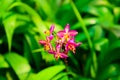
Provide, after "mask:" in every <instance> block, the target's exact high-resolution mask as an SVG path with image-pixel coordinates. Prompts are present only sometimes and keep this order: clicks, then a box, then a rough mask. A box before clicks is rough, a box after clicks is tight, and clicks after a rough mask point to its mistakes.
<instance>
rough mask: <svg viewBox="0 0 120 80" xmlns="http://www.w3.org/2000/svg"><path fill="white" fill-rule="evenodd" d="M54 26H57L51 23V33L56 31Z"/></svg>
mask: <svg viewBox="0 0 120 80" xmlns="http://www.w3.org/2000/svg"><path fill="white" fill-rule="evenodd" d="M54 28H55V26H54V25H51V27H50V34H52V32H53V31H54Z"/></svg>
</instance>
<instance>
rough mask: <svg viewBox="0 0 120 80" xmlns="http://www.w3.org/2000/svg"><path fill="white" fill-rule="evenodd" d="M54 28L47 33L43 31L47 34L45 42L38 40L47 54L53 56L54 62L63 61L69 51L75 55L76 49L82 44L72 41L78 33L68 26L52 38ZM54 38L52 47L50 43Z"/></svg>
mask: <svg viewBox="0 0 120 80" xmlns="http://www.w3.org/2000/svg"><path fill="white" fill-rule="evenodd" d="M54 28H55V27H54V25H52V26H51V27H50V29H49V30H48V31H45V34H48V35H47V37H46V40H40V41H39V43H40V44H42V45H44V49H45V50H46V51H47V52H48V53H50V54H53V55H54V57H55V59H56V60H57V59H58V58H62V59H65V58H67V57H68V52H69V51H72V52H73V53H75V51H76V47H78V46H79V45H80V44H82V43H81V42H79V43H76V42H75V41H74V37H75V36H76V35H77V34H78V32H77V31H75V30H70V26H69V24H67V25H66V27H65V29H64V30H61V31H59V32H58V33H57V35H54V36H53V31H54ZM54 37H56V40H55V39H54V40H53V41H54V42H53V44H54V46H52V45H51V41H52V39H53V38H54Z"/></svg>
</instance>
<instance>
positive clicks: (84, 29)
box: [70, 0, 97, 77]
mask: <svg viewBox="0 0 120 80" xmlns="http://www.w3.org/2000/svg"><path fill="white" fill-rule="evenodd" d="M70 3H71V6H72V8H73V10H74V13H75V15H76V17H77V19H78V21H79V22H80V23H81V27H82V29H83V31H84V33H85V36H86V37H87V40H88V44H89V47H90V50H91V53H92V54H91V55H92V61H93V68H94V71H92V73H91V76H92V77H95V75H92V74H95V72H96V70H97V57H96V53H95V51H94V48H93V44H92V41H91V39H90V35H89V33H88V30H87V28H86V25H85V23H84V21H83V19H82V16H81V14H80V13H79V11H78V9H77V8H76V6H75V4H74V3H73V1H72V0H71V1H70Z"/></svg>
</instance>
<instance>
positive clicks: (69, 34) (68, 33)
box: [57, 24, 78, 41]
mask: <svg viewBox="0 0 120 80" xmlns="http://www.w3.org/2000/svg"><path fill="white" fill-rule="evenodd" d="M77 34H78V32H77V31H75V30H70V25H69V24H67V25H66V27H65V29H64V30H61V31H59V32H58V33H57V36H58V37H60V38H63V37H64V39H65V40H67V41H68V40H69V39H70V38H72V37H74V36H75V35H77Z"/></svg>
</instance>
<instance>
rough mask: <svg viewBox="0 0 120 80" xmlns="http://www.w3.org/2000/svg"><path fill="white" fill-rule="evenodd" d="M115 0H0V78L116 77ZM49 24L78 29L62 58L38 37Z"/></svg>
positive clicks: (119, 35) (118, 8) (119, 12)
mask: <svg viewBox="0 0 120 80" xmlns="http://www.w3.org/2000/svg"><path fill="white" fill-rule="evenodd" d="M119 3H120V0H73V1H72V0H0V80H93V79H95V80H119V79H120V63H119V61H120V50H119V49H120V5H119ZM52 24H54V25H55V26H56V27H55V32H58V31H59V30H63V29H64V27H65V25H66V24H70V26H71V27H70V29H74V30H76V31H77V32H78V35H77V36H76V42H82V45H81V46H79V47H78V48H77V49H76V54H72V52H70V53H69V57H68V58H67V62H66V61H64V60H63V59H58V60H57V61H56V60H55V59H54V57H53V55H50V54H48V53H47V52H46V51H44V49H43V47H42V45H40V44H39V40H45V36H44V31H46V30H49V28H50V26H51V25H52Z"/></svg>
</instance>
